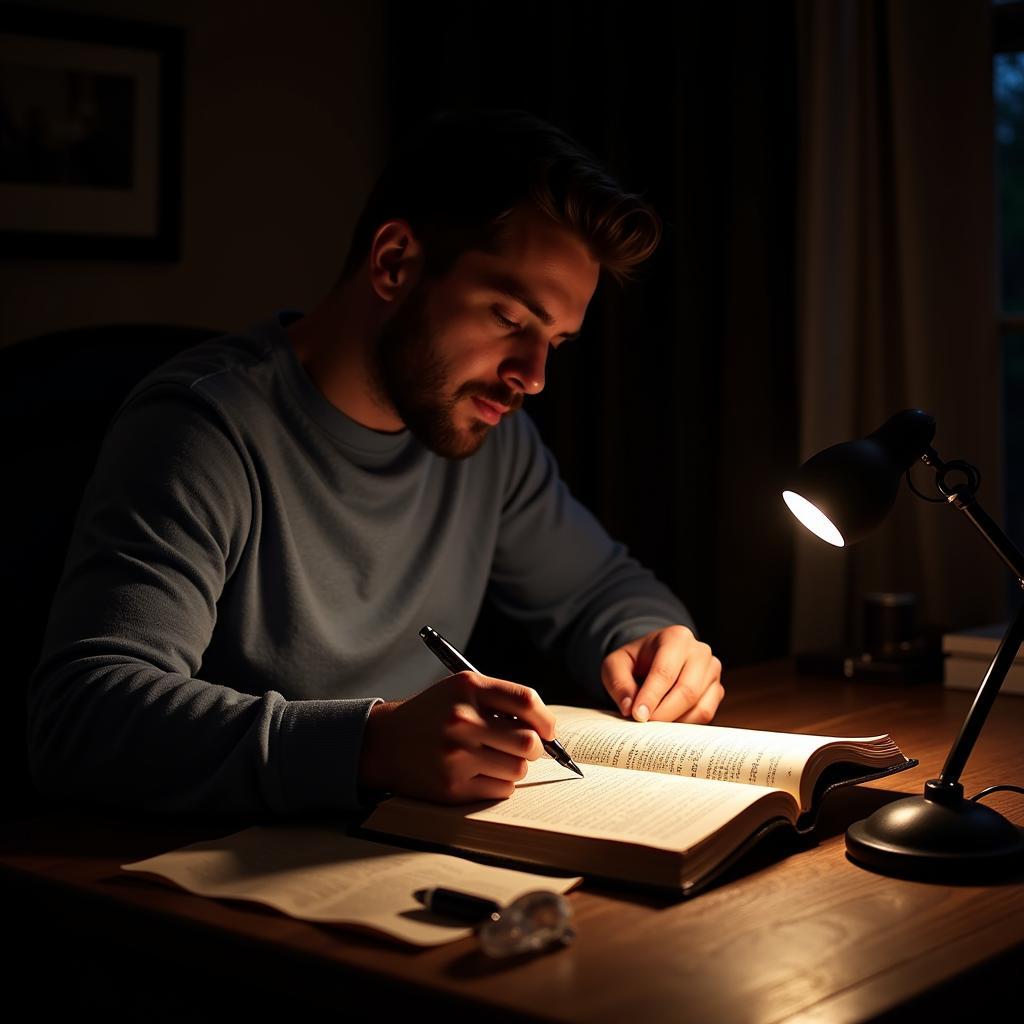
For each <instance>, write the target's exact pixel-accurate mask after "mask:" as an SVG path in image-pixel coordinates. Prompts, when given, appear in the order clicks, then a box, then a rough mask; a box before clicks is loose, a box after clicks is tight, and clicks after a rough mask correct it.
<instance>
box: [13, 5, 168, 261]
mask: <svg viewBox="0 0 1024 1024" xmlns="http://www.w3.org/2000/svg"><path fill="white" fill-rule="evenodd" d="M182 54H183V32H182V30H181V29H180V28H177V27H171V26H163V25H150V24H146V23H139V22H129V21H121V20H112V19H106V18H97V17H92V16H86V15H80V14H74V13H71V12H65V11H61V10H40V9H39V8H38V7H34V8H29V7H26V6H23V5H20V4H7V3H0V258H5V259H14V258H20V257H43V258H46V257H50V258H61V259H115V260H120V259H125V260H177V259H178V251H179V208H180V202H181V152H182V117H181V108H182Z"/></svg>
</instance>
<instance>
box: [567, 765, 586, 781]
mask: <svg viewBox="0 0 1024 1024" xmlns="http://www.w3.org/2000/svg"><path fill="white" fill-rule="evenodd" d="M569 767H570V768H571V769H572V770H573V771H574V772H575V773H576V774H577V775H578V776H579V777H580V778H581V779H582V778H583V772H581V771H580V770H579V768H577V767H576V765H574V764H570V765H569Z"/></svg>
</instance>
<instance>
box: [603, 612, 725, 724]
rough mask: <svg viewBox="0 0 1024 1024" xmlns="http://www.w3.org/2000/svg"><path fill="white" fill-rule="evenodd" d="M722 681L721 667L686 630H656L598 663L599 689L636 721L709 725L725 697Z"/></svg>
mask: <svg viewBox="0 0 1024 1024" xmlns="http://www.w3.org/2000/svg"><path fill="white" fill-rule="evenodd" d="M721 680H722V663H721V662H720V661H719V660H718V658H716V657H715V656H714V655H713V654H712V653H711V648H710V647H709V646H708V645H707V644H705V643H701V641H699V640H698V639H697V638H696V637H695V636H694V635H693V633H692V631H691V630H690V629H689V628H688V627H687V626H666V627H665V628H664V629H656V630H655V631H654V632H653V633H648V634H647V635H646V636H642V637H639V638H638V639H636V640H631V641H630V642H629V643H628V644H624V645H623V646H622V647H619V648H618V649H617V650H614V651H612V652H611V654H609V655H608V656H607V657H606V658H605V659H604V661H603V662H602V663H601V682H602V683H604V688H605V689H606V690H607V691H608V693H609V694H611V698H612V700H614V701H615V704H616V706H617V707H618V708H619V710H620V711H621V712H622V714H623V715H626V716H629V715H630V714H631V713H632V717H633V718H634V719H636V721H638V722H647V721H651V722H695V723H698V724H705V723H707V722H710V721H711V719H712V718H714V717H715V712H716V711H717V710H718V705H719V704H720V703H721V701H722V698H723V697H724V696H725V688H724V687H723V686H722V681H721Z"/></svg>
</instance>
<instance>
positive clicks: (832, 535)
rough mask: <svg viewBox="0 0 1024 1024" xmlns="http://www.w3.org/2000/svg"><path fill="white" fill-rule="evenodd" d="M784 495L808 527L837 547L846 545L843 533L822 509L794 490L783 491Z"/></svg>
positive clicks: (791, 510) (791, 508) (797, 515)
mask: <svg viewBox="0 0 1024 1024" xmlns="http://www.w3.org/2000/svg"><path fill="white" fill-rule="evenodd" d="M782 497H783V498H784V499H785V501H786V504H787V505H788V506H789V511H790V512H792V513H793V515H795V516H796V517H797V519H799V520H800V522H801V523H803V524H804V526H806V527H807V529H808V530H810V531H811V533H813V534H815V536H818V537H820V538H821V539H822V540H824V541H827V542H828V543H829V544H833V545H835V547H837V548H842V547H846V541H844V540H843V535H842V534H841V533H840V532H839V531H838V530H837V529H836V528H835V526H834V525H833V523H832V521H831V520H830V519H829V518H828V516H826V515H825V514H824V513H823V512H822V511H821V510H820V509H818V508H815V506H814V505H812V504H811V503H810V502H809V501H808V500H807V499H806V498H801V497H800V495H799V494H796V493H794V492H793V491H783V492H782Z"/></svg>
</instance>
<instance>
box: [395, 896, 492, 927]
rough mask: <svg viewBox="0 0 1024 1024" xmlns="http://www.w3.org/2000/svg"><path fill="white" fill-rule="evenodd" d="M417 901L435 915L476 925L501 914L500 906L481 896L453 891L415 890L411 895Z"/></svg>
mask: <svg viewBox="0 0 1024 1024" xmlns="http://www.w3.org/2000/svg"><path fill="white" fill-rule="evenodd" d="M413 895H414V896H415V897H416V899H417V900H419V902H420V903H422V904H423V906H425V907H426V908H427V910H430V911H432V912H433V913H435V914H441V915H443V916H444V917H457V918H459V919H460V920H462V921H472V922H473V923H478V922H480V921H486V920H487V919H488V918H491V919H492V920H493V919H494V918H495V917H497V915H499V914H500V913H501V904H500V903H496V902H495V901H494V900H488V899H484V897H483V896H473V895H471V894H470V893H468V892H457V891H456V890H455V889H442V888H433V889H417V890H416V892H414V893H413Z"/></svg>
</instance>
